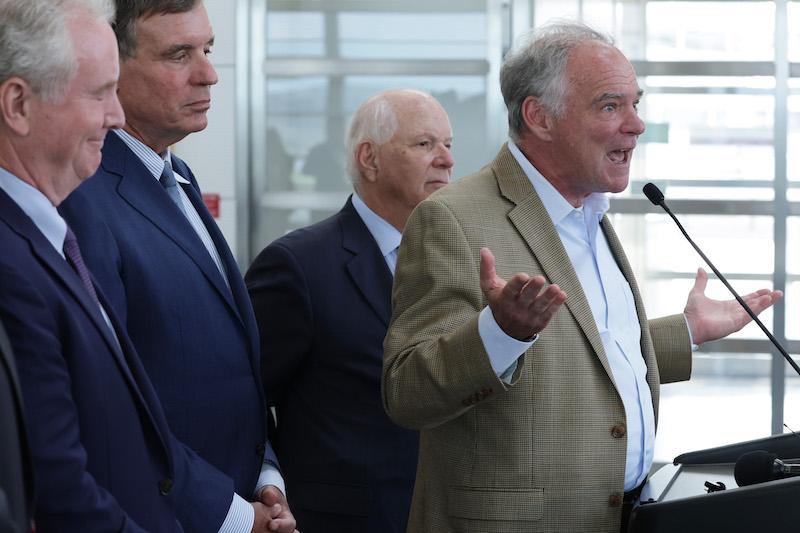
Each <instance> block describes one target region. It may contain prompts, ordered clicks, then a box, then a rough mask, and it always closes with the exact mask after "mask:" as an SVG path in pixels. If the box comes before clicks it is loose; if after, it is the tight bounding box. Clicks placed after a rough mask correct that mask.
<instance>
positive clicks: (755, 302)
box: [683, 268, 783, 344]
mask: <svg viewBox="0 0 800 533" xmlns="http://www.w3.org/2000/svg"><path fill="white" fill-rule="evenodd" d="M706 284H708V273H706V271H705V270H703V269H702V268H698V269H697V276H696V277H695V279H694V287H692V290H691V291H689V298H688V299H687V300H686V308H685V309H684V310H683V314H684V316H686V321H687V322H688V324H689V329H690V330H691V332H692V339H693V341H694V343H695V344H702V343H704V342H707V341H714V340H717V339H721V338H722V337H726V336H728V335H730V334H731V333H734V332H736V331H739V330H740V329H742V328H743V327H744V326H745V325H746V324H747V323H748V322H750V320H751V319H750V315H748V314H747V311H745V310H744V309H742V306H741V305H739V302H737V301H736V300H712V299H711V298H709V297H707V296H706V295H705V291H706ZM782 296H783V293H782V292H781V291H771V290H769V289H760V290H757V291H755V292H751V293H750V294H746V295H744V296H742V300H744V301H745V303H746V304H747V305H749V306H750V309H752V310H753V312H754V313H755V314H759V313H760V312H761V311H763V310H764V309H766V308H768V307H770V306H772V304H774V303H775V302H777V301H778V300H779V299H780V298H781V297H782Z"/></svg>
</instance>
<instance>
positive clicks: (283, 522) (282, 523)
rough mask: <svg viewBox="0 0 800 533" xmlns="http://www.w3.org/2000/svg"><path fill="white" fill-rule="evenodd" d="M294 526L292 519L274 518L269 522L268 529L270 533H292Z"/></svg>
mask: <svg viewBox="0 0 800 533" xmlns="http://www.w3.org/2000/svg"><path fill="white" fill-rule="evenodd" d="M296 525H297V523H296V522H295V520H294V519H293V518H275V519H273V520H270V522H269V526H268V527H269V529H270V530H272V531H294V529H295V526H296Z"/></svg>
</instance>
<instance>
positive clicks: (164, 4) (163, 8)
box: [114, 0, 202, 59]
mask: <svg viewBox="0 0 800 533" xmlns="http://www.w3.org/2000/svg"><path fill="white" fill-rule="evenodd" d="M115 2H116V4H117V22H116V24H114V33H115V34H116V36H117V45H118V46H119V56H120V58H121V59H130V58H132V57H135V56H136V47H137V45H138V42H137V40H136V21H137V20H139V19H141V18H147V17H152V16H153V15H164V14H173V13H186V12H188V11H191V10H192V9H194V7H195V6H196V5H197V4H200V3H202V0H115Z"/></svg>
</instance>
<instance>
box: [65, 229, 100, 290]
mask: <svg viewBox="0 0 800 533" xmlns="http://www.w3.org/2000/svg"><path fill="white" fill-rule="evenodd" d="M64 255H65V256H66V257H67V262H68V263H69V264H70V266H72V268H73V269H75V272H77V273H78V276H79V277H80V278H81V281H82V282H83V286H84V287H85V288H86V291H87V292H88V293H89V296H91V297H92V300H94V301H95V303H97V305H98V306H99V305H100V300H98V299H97V293H96V292H95V290H94V285H92V279H91V277H89V269H88V268H86V263H84V262H83V257H81V249H80V248H79V247H78V240H77V239H76V238H75V234H74V233H72V230H71V229H69V226H67V235H66V236H65V237H64Z"/></svg>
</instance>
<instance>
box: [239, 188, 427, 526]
mask: <svg viewBox="0 0 800 533" xmlns="http://www.w3.org/2000/svg"><path fill="white" fill-rule="evenodd" d="M245 279H246V281H247V287H248V290H249V291H250V296H251V298H252V299H253V305H254V308H255V311H256V317H257V320H258V323H259V327H260V331H261V337H262V352H261V357H262V368H263V379H264V387H265V391H266V396H267V403H268V404H269V405H271V406H275V408H276V411H277V429H276V432H275V434H274V436H272V437H271V438H272V442H273V444H274V446H275V451H276V453H277V454H278V458H279V459H280V461H281V467H282V471H283V474H284V479H285V481H286V485H287V492H288V493H289V496H290V498H291V501H292V511H293V513H294V515H295V518H297V523H298V527H299V528H300V529H301V530H302V531H303V533H316V532H325V533H331V532H338V531H342V532H348V533H352V532H359V531H361V532H375V531H380V532H382V533H385V532H395V531H396V532H405V530H406V519H407V515H408V510H409V505H410V500H411V492H412V489H413V486H414V474H415V469H416V464H417V449H418V436H417V433H416V432H412V431H408V430H405V429H402V428H400V427H398V426H396V425H395V424H393V423H392V422H391V421H390V420H389V418H388V417H387V416H386V413H385V412H384V409H383V404H382V402H381V394H380V382H381V371H382V364H383V338H384V336H385V335H386V329H387V327H388V323H389V318H390V315H391V305H390V302H391V290H392V276H391V273H390V271H389V268H388V267H387V265H386V262H385V260H384V258H383V256H382V255H381V253H380V250H379V248H378V245H377V243H376V242H375V240H374V239H373V237H372V235H371V234H370V233H369V230H368V229H367V227H366V226H365V225H364V223H363V221H362V220H361V218H360V217H359V216H358V213H357V212H356V210H355V208H354V207H353V205H352V201H351V200H348V202H347V204H346V205H345V206H344V208H343V209H342V210H341V211H340V212H339V213H338V214H336V215H334V216H333V217H331V218H329V219H327V220H324V221H322V222H320V223H319V224H316V225H314V226H311V227H308V228H304V229H301V230H297V231H294V232H292V233H290V234H289V235H286V236H284V237H282V238H280V239H278V240H276V241H275V242H273V243H272V244H270V245H269V246H268V247H267V248H266V249H265V250H264V251H263V252H261V254H260V255H259V256H258V257H257V258H256V260H255V261H254V262H253V264H252V266H251V267H250V270H249V271H248V272H247V275H246V276H245Z"/></svg>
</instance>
